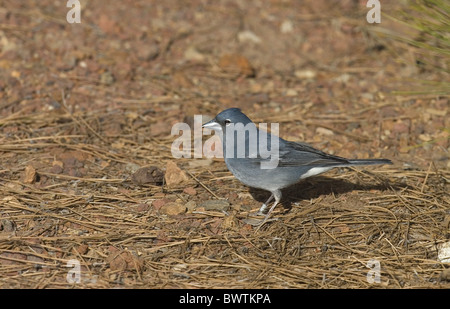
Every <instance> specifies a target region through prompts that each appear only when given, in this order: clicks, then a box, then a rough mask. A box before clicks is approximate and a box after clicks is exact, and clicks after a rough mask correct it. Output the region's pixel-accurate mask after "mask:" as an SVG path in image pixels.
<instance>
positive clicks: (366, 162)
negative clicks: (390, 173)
mask: <svg viewBox="0 0 450 309" xmlns="http://www.w3.org/2000/svg"><path fill="white" fill-rule="evenodd" d="M348 162H349V163H350V164H351V165H376V164H392V161H391V160H388V159H354V160H348Z"/></svg>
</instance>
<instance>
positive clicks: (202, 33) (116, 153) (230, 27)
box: [0, 0, 450, 288]
mask: <svg viewBox="0 0 450 309" xmlns="http://www.w3.org/2000/svg"><path fill="white" fill-rule="evenodd" d="M81 3H82V8H81V24H69V23H68V22H67V21H66V14H67V12H68V10H69V9H68V8H66V6H65V1H47V0H39V1H7V0H1V1H0V220H1V221H0V223H1V224H0V287H1V288H18V287H20V288H24V287H29V288H59V287H81V288H85V287H87V288H98V287H101V288H110V287H126V288H223V287H225V288H307V287H309V288H413V287H426V288H449V283H448V281H447V280H448V278H449V277H450V276H449V274H448V264H445V263H443V262H442V259H441V257H440V256H438V255H439V254H440V253H442V246H444V244H445V243H447V244H448V241H449V235H450V230H449V222H450V219H449V218H450V210H449V195H448V190H449V187H448V179H449V176H450V173H449V167H450V166H449V160H448V150H449V131H448V130H449V129H448V128H449V118H448V107H449V101H448V98H447V97H442V96H438V95H430V94H427V95H416V94H410V95H394V94H393V91H399V90H402V91H411V90H420V89H419V88H416V87H419V86H416V82H415V80H417V79H422V80H427V81H434V80H440V81H442V80H445V79H447V80H448V75H439V74H440V73H438V72H435V71H433V70H430V69H428V68H426V67H425V68H424V67H420V66H417V65H416V63H417V61H416V60H417V59H416V57H417V53H416V51H415V50H413V49H411V48H409V47H407V46H404V45H402V44H400V43H396V42H394V41H392V40H390V39H389V38H387V37H386V36H379V35H376V34H375V32H374V29H378V28H379V27H384V28H385V29H390V30H392V31H396V30H398V29H397V28H396V27H397V26H396V25H395V23H393V22H391V21H390V20H389V19H387V18H384V17H383V19H382V23H381V24H380V25H379V26H375V25H371V24H368V23H367V22H366V19H365V16H366V13H367V10H368V9H367V8H366V7H365V1H359V3H358V2H357V1H320V0H319V1H318V0H314V1H298V2H294V1H251V2H250V1H197V0H194V1H189V3H188V1H114V2H112V1H100V0H96V1H81ZM382 10H383V11H384V12H392V10H391V8H389V7H386V6H383V8H382ZM377 33H378V32H377ZM228 107H240V108H241V109H242V110H243V111H244V112H245V113H246V114H248V115H249V116H250V117H251V118H252V119H253V120H255V122H267V123H270V122H278V123H280V135H281V136H282V137H284V138H286V139H289V140H295V141H305V142H308V143H310V144H312V145H313V146H315V147H317V148H319V149H321V150H323V151H326V152H330V153H334V154H337V155H340V156H344V157H354V158H368V157H373V158H379V157H380V158H381V157H382V158H389V159H391V160H392V161H393V162H394V165H392V166H378V167H368V168H365V169H360V168H359V169H342V170H335V171H332V172H329V173H327V174H325V175H323V176H320V177H316V178H311V179H310V180H307V181H304V182H302V183H300V184H299V185H297V186H294V187H293V188H290V189H288V190H286V191H285V192H284V199H283V202H282V204H283V205H282V206H280V207H278V208H277V209H276V211H275V213H274V215H273V218H276V219H277V220H276V221H271V222H269V223H267V224H265V225H264V226H262V227H261V228H260V229H256V228H255V227H254V226H252V225H250V224H247V223H248V222H249V221H248V213H249V212H251V211H254V210H256V209H258V208H259V207H260V205H261V203H262V202H263V201H264V200H265V198H267V197H268V194H267V192H259V191H256V190H252V189H249V188H247V187H245V186H244V185H242V184H241V183H239V182H238V181H237V180H236V179H234V178H233V176H232V175H231V174H230V173H229V172H228V170H227V169H226V166H225V164H224V163H223V160H220V159H214V160H207V159H194V158H192V159H179V160H177V159H174V158H173V157H172V155H171V151H170V147H171V145H172V142H173V141H174V139H175V138H176V137H177V136H172V135H171V128H172V125H173V124H175V123H177V122H186V123H188V124H191V125H192V123H193V119H194V117H193V116H194V115H200V114H203V115H205V116H206V115H208V116H214V115H215V114H216V113H218V112H219V111H221V110H223V109H225V108H228ZM206 138H208V137H206ZM171 163H175V164H176V165H177V166H174V165H173V164H171ZM140 168H144V169H140ZM178 168H181V170H182V172H181V171H179V170H178ZM164 174H165V177H166V179H167V180H168V181H170V186H169V185H168V184H167V183H166V184H164V185H163V184H162V183H161V182H162V179H163V176H164ZM183 176H184V177H183ZM221 199H226V201H224V200H221ZM223 210H226V212H224V211H223ZM68 261H70V262H69V263H68ZM77 263H79V266H80V269H79V270H80V271H79V272H78V271H77V265H78V264H77ZM378 263H379V264H378ZM67 265H69V266H70V267H67ZM377 266H379V268H377ZM378 270H379V273H380V277H379V280H375V282H373V280H371V279H377V278H376V277H374V276H373V274H374V273H375V272H376V271H378ZM77 274H79V276H78V277H77ZM368 274H369V278H368V276H367V275H368ZM68 277H69V278H68ZM74 280H75V281H80V282H78V283H71V282H73V281H74Z"/></svg>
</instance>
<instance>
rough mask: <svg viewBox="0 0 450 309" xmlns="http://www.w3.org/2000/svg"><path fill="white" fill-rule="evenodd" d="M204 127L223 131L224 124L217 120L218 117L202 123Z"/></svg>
mask: <svg viewBox="0 0 450 309" xmlns="http://www.w3.org/2000/svg"><path fill="white" fill-rule="evenodd" d="M202 128H207V129H211V130H214V131H222V126H221V125H220V124H219V123H218V122H216V119H213V120H211V121H208V122H207V123H204V124H203V125H202Z"/></svg>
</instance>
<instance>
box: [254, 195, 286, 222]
mask: <svg viewBox="0 0 450 309" xmlns="http://www.w3.org/2000/svg"><path fill="white" fill-rule="evenodd" d="M272 196H273V197H275V203H273V205H272V207H270V209H269V211H268V212H267V214H266V216H265V217H264V220H263V221H262V222H261V224H260V225H259V227H261V226H262V225H263V224H264V223H266V221H267V219H269V216H270V214H271V213H272V211H273V210H274V209H275V207H276V206H277V205H278V203H279V202H280V200H281V191H280V190H277V191H275V192H273V194H272Z"/></svg>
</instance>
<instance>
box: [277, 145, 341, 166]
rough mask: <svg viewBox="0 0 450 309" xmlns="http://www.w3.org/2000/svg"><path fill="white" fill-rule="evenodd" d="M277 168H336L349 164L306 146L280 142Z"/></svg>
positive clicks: (339, 158)
mask: <svg viewBox="0 0 450 309" xmlns="http://www.w3.org/2000/svg"><path fill="white" fill-rule="evenodd" d="M279 154H280V157H279V162H278V166H334V165H336V166H338V165H345V164H349V161H348V160H347V159H345V158H341V157H338V156H333V155H330V154H327V153H325V152H323V151H320V150H318V149H315V148H313V147H311V146H309V145H308V144H304V143H296V142H290V141H284V140H283V141H282V142H281V143H280V152H279Z"/></svg>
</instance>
